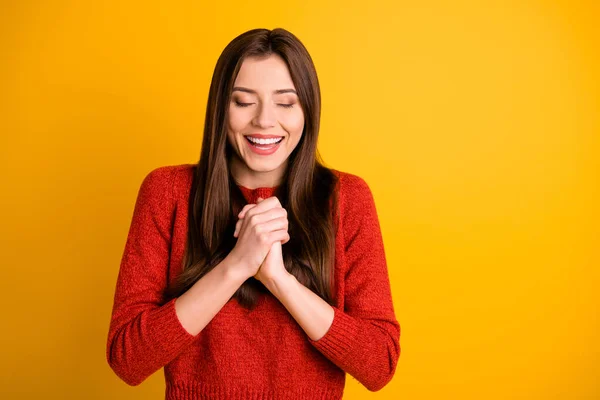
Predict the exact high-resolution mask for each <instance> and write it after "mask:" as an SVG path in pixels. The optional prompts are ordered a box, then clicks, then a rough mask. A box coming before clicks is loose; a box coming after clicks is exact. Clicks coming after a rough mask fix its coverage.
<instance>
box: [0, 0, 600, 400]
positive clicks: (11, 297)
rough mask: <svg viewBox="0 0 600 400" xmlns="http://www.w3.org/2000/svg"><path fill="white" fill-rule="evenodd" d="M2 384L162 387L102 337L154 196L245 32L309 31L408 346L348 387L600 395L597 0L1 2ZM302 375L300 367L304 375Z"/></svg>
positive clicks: (27, 393)
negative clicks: (366, 195)
mask: <svg viewBox="0 0 600 400" xmlns="http://www.w3.org/2000/svg"><path fill="white" fill-rule="evenodd" d="M0 10H1V12H0V27H1V28H0V32H1V34H0V49H1V51H2V54H3V57H2V60H3V61H2V62H1V63H0V83H1V87H2V89H1V91H0V96H1V97H0V98H1V103H0V106H1V107H0V114H1V119H0V120H1V122H0V123H1V124H2V128H1V130H2V136H1V139H0V140H1V142H0V155H1V157H0V163H1V167H2V182H3V190H2V196H1V199H0V201H1V203H2V204H1V207H0V210H1V211H0V212H1V213H2V215H1V216H0V217H1V221H2V226H3V229H2V237H1V243H2V250H3V251H2V258H3V275H4V276H3V283H4V285H3V286H4V290H5V291H4V293H5V297H4V304H5V307H4V316H3V324H2V326H3V327H2V338H1V339H2V344H3V351H2V359H3V362H2V366H1V367H0V369H1V371H0V376H1V378H0V379H1V380H2V382H0V392H1V393H0V397H2V398H4V399H34V398H35V399H38V398H44V399H160V398H163V395H164V394H163V388H164V381H163V376H162V371H159V372H158V373H156V374H154V375H153V376H152V377H150V378H149V379H148V380H147V381H145V382H144V383H143V384H142V385H140V386H138V387H129V386H127V385H126V384H124V383H123V382H121V381H120V380H119V379H118V378H117V377H116V375H115V374H114V373H113V372H112V371H111V370H110V368H109V367H108V364H107V362H106V360H105V345H106V335H107V330H108V324H109V319H110V312H111V307H112V301H113V295H114V285H115V281H116V277H117V273H118V268H119V262H120V258H121V255H122V251H123V247H124V244H125V239H126V234H127V230H128V228H129V223H130V218H131V214H132V211H133V205H134V201H135V196H136V194H137V190H138V188H139V185H140V183H141V180H142V179H143V177H144V175H145V174H146V173H147V172H149V171H150V170H151V169H153V168H155V167H157V166H161V165H168V164H178V163H186V162H194V161H196V160H197V157H198V156H199V152H200V143H201V134H202V127H203V119H204V112H205V106H206V98H207V94H208V87H209V83H210V79H211V75H212V71H213V68H214V65H215V62H216V60H217V58H218V56H219V54H220V52H221V51H222V49H223V48H224V47H225V45H226V44H227V43H228V42H229V41H230V40H231V39H233V38H234V37H235V36H237V35H238V34H240V33H242V32H244V31H246V30H248V29H252V28H257V27H265V28H275V27H283V28H286V29H288V30H290V31H292V32H293V33H295V34H296V35H297V36H298V37H299V38H300V39H301V40H302V41H303V42H304V44H305V45H306V46H307V48H308V50H309V51H310V53H311V55H312V56H313V59H314V61H315V64H316V67H317V71H318V74H319V78H320V81H321V85H322V95H323V115H322V128H321V137H320V142H319V149H320V152H321V154H322V155H323V157H324V159H325V161H326V162H327V164H328V165H329V166H331V167H334V168H337V169H341V170H344V171H348V172H352V173H355V174H358V175H360V176H362V177H364V178H365V180H367V182H368V183H369V185H370V186H371V188H372V190H373V193H374V196H375V200H376V203H377V208H378V212H379V216H380V220H381V226H382V230H383V236H384V241H385V246H386V254H387V260H388V266H389V271H390V276H391V281H392V289H393V295H394V304H395V308H396V311H397V316H398V319H399V321H400V324H401V326H402V335H401V345H402V355H401V357H400V361H399V365H398V369H397V371H396V375H395V378H394V379H393V380H392V382H391V383H390V384H389V385H388V386H386V387H385V388H384V389H383V390H381V391H380V392H378V393H370V392H368V391H367V390H366V389H365V388H364V387H362V386H361V385H360V384H359V383H358V382H357V381H356V380H354V379H352V378H351V377H350V376H348V379H347V384H346V397H345V398H347V399H366V398H380V399H386V398H387V399H399V398H402V399H411V400H416V399H461V400H465V399H565V400H567V399H592V398H594V399H595V398H598V397H599V396H600V388H599V386H598V382H599V380H600V370H599V369H600V368H599V365H600V356H599V355H600V344H599V336H600V335H599V333H600V330H599V321H598V306H599V305H600V304H599V294H598V287H599V286H600V276H599V275H600V274H599V270H598V266H599V265H600V256H599V247H600V245H599V244H600V229H599V222H600V220H599V219H600V218H599V217H600V215H599V214H600V213H599V207H600V201H599V200H600V163H599V159H600V138H599V136H600V133H599V132H600V114H599V111H598V110H599V109H600V87H599V81H600V60H599V56H598V54H599V51H598V49H599V48H600V43H599V40H598V38H599V33H600V29H599V28H598V26H597V25H595V24H596V22H597V21H598V18H600V9H599V6H598V3H597V2H594V1H587V2H584V1H581V2H567V1H547V2H544V1H442V0H438V1H433V0H430V1H421V2H416V1H389V2H378V1H367V2H350V1H343V2H327V1H302V2H280V1H262V2H246V1H226V2H224V3H222V4H216V2H215V3H213V4H208V3H206V2H199V1H195V2H191V1H186V2H170V3H167V2H161V1H143V2H142V1H130V2H122V1H102V2H82V1H66V0H63V1H59V0H55V1H36V2H31V1H12V2H11V1H5V2H3V4H2V6H0ZM299 378H300V379H301V377H299Z"/></svg>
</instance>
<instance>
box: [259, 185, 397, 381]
mask: <svg viewBox="0 0 600 400" xmlns="http://www.w3.org/2000/svg"><path fill="white" fill-rule="evenodd" d="M347 179H348V180H349V182H346V183H345V186H347V187H346V189H345V198H346V199H347V200H346V204H345V205H344V215H343V218H344V221H343V224H344V234H345V258H346V264H347V272H346V275H345V281H344V302H345V306H344V309H343V310H342V309H340V308H338V307H331V306H330V305H329V304H327V303H326V302H325V301H324V300H323V299H321V298H320V297H319V296H317V295H316V294H315V293H313V292H312V291H311V290H309V289H308V288H306V287H305V286H303V285H302V284H300V283H299V282H298V281H297V280H296V279H295V277H294V276H293V275H290V274H283V275H282V276H281V278H280V279H278V280H277V281H275V282H270V283H269V284H268V285H269V286H270V287H269V289H270V290H271V292H272V293H273V294H274V295H275V296H276V297H278V298H279V300H280V301H281V302H282V304H283V305H284V306H285V307H286V309H287V310H288V311H289V312H290V313H291V315H292V316H293V317H294V319H296V321H297V322H298V324H299V325H300V326H301V327H302V328H303V329H304V331H305V332H306V333H307V335H308V340H309V342H310V343H311V344H312V345H313V346H315V348H317V349H318V350H319V351H320V352H321V353H322V354H324V355H325V356H326V357H327V358H328V359H329V360H331V361H332V362H333V363H334V364H336V365H337V366H338V367H340V368H341V369H342V370H344V371H346V372H347V373H349V374H350V375H352V376H353V377H354V378H356V379H357V380H358V381H359V382H361V383H362V384H363V385H364V386H365V387H366V388H367V389H368V390H370V391H377V390H380V389H381V388H383V387H384V386H385V385H386V384H387V383H388V382H389V381H390V380H391V379H392V377H393V376H394V373H395V370H396V365H397V362H398V358H399V356H400V344H399V341H400V325H399V323H398V322H397V320H396V317H395V313H394V307H393V303H392V296H391V289H390V282H389V277H388V272H387V265H386V260H385V253H384V247H383V240H382V235H381V230H380V226H379V220H378V218H377V211H376V208H375V202H374V200H373V196H372V194H371V191H370V189H369V187H368V186H367V184H366V182H365V181H364V180H362V179H361V178H359V177H357V176H349V177H348V178H347Z"/></svg>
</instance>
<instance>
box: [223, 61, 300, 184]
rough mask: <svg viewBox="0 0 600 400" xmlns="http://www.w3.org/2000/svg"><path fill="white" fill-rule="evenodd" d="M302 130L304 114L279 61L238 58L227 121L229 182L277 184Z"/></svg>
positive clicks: (283, 66) (293, 87)
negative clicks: (231, 150) (230, 173)
mask: <svg viewBox="0 0 600 400" xmlns="http://www.w3.org/2000/svg"><path fill="white" fill-rule="evenodd" d="M303 129H304V113H303V111H302V107H301V106H300V102H299V99H298V96H297V94H296V88H295V86H294V84H293V82H292V78H291V76H290V72H289V69H288V67H287V64H286V63H285V61H284V60H283V59H282V58H281V57H280V56H278V55H276V54H273V55H270V56H269V57H268V58H254V57H248V58H246V59H244V61H243V63H242V66H241V67H240V70H239V73H238V75H237V77H236V80H235V82H234V85H233V92H232V93H231V101H230V104H229V115H228V120H227V141H228V143H229V144H230V145H231V147H232V148H233V157H232V159H231V161H230V168H231V172H232V175H233V177H234V179H235V180H236V181H237V182H238V183H239V184H241V185H243V186H246V187H249V188H255V187H272V186H276V185H279V184H280V183H281V178H282V177H283V174H284V172H285V168H286V167H287V160H288V157H289V155H290V153H291V152H292V151H293V150H294V149H295V148H296V146H297V145H298V142H299V141H300V138H301V136H302V131H303ZM261 136H262V137H263V139H259V138H260V137H261ZM280 138H281V139H280ZM257 140H258V142H259V143H257V144H252V143H251V142H257ZM277 140H280V141H279V143H272V142H274V141H277Z"/></svg>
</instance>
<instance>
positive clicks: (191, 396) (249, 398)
mask: <svg viewBox="0 0 600 400" xmlns="http://www.w3.org/2000/svg"><path fill="white" fill-rule="evenodd" d="M343 392H344V388H343V387H342V388H338V387H315V386H307V387H297V388H245V387H242V386H215V385H206V384H203V383H201V382H195V381H189V380H188V381H177V382H167V385H166V391H165V400H307V399H311V400H339V399H342V395H343Z"/></svg>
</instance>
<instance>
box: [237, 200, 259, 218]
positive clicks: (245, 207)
mask: <svg viewBox="0 0 600 400" xmlns="http://www.w3.org/2000/svg"><path fill="white" fill-rule="evenodd" d="M255 205H256V204H253V203H251V204H246V205H245V206H244V208H242V211H240V212H239V213H238V218H244V215H245V214H246V212H247V211H248V210H249V209H251V208H252V207H254V206H255Z"/></svg>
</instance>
